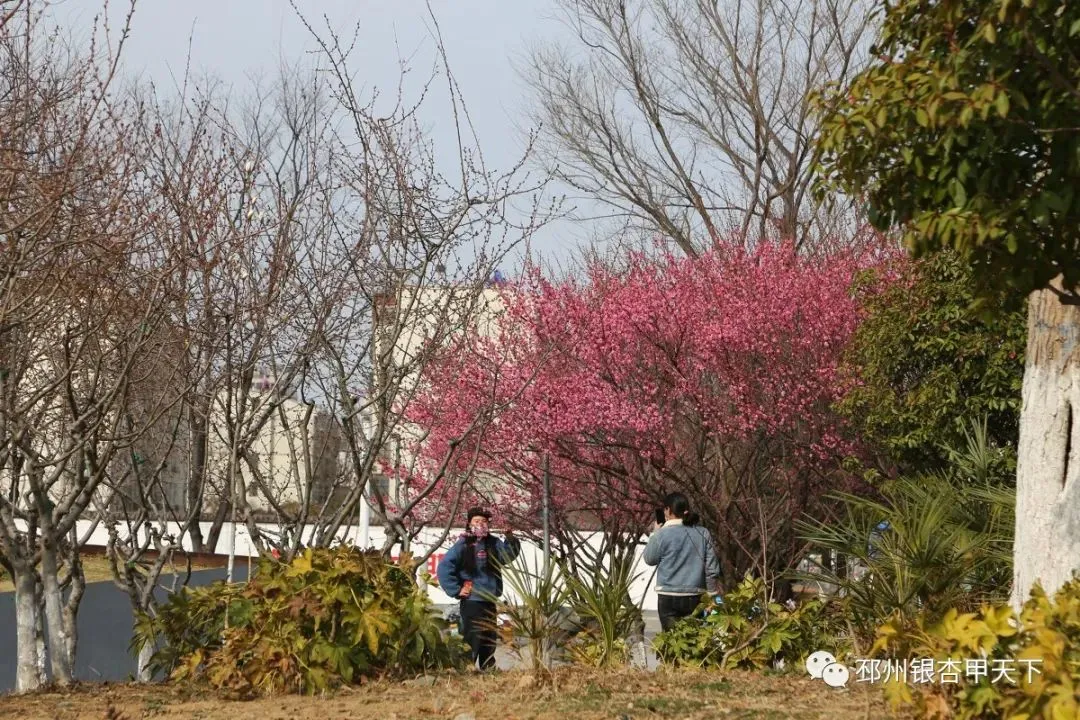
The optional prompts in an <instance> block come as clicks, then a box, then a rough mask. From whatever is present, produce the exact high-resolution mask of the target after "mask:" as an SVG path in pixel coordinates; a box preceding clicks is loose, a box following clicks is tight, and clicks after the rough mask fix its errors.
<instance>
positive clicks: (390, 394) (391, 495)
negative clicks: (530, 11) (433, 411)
mask: <svg viewBox="0 0 1080 720" xmlns="http://www.w3.org/2000/svg"><path fill="white" fill-rule="evenodd" d="M298 15H299V12H298ZM301 20H303V22H304V23H305V25H306V26H307V28H308V29H309V31H310V32H311V33H312V35H313V37H314V38H315V39H316V40H317V42H318V43H319V46H320V48H321V53H320V54H319V61H318V62H319V64H320V66H321V68H322V69H321V70H320V71H319V72H317V73H316V75H315V79H314V80H311V81H309V82H307V83H304V84H296V83H291V84H287V85H286V86H285V87H283V91H282V93H281V94H280V95H279V96H278V98H277V104H276V106H275V107H274V108H273V111H272V114H275V116H276V117H277V118H278V120H279V124H278V126H277V127H278V133H277V134H274V133H267V134H265V135H263V136H262V140H263V141H270V140H272V139H273V138H275V137H277V138H284V139H285V142H284V144H283V145H282V146H280V147H279V148H278V149H277V150H276V151H275V152H274V153H273V157H275V158H277V159H278V160H279V164H278V165H277V169H276V170H275V171H274V172H273V173H271V174H270V175H269V176H268V186H269V188H270V189H271V191H272V194H273V195H274V196H276V197H298V196H301V195H303V194H304V190H301V189H299V188H301V187H302V188H306V192H307V196H308V203H307V204H306V205H305V209H304V211H303V212H296V211H293V212H290V213H289V216H290V219H291V220H292V222H294V223H296V222H300V223H301V224H302V225H303V227H304V230H303V232H302V233H299V235H300V236H301V238H302V239H301V240H300V241H299V242H300V247H301V248H302V250H301V251H300V252H298V253H297V263H296V270H295V271H296V276H295V281H296V284H295V286H294V288H293V289H294V292H293V294H292V295H291V302H292V303H293V305H292V308H291V310H290V311H289V313H288V315H289V316H290V317H292V318H293V322H294V323H295V324H296V326H297V327H296V328H294V332H293V334H297V333H301V332H303V333H305V337H306V338H307V341H306V344H304V348H305V351H304V352H305V353H306V354H305V356H304V361H303V373H302V375H298V376H296V377H295V378H294V382H293V383H291V384H290V388H291V389H292V390H291V391H292V392H293V396H294V398H293V399H294V401H295V403H297V404H296V405H295V410H294V411H293V412H292V414H291V415H290V413H289V412H287V411H286V409H285V408H283V407H280V408H278V411H277V414H276V417H277V421H278V422H279V423H280V426H281V427H282V428H285V427H289V428H290V430H289V432H287V433H285V435H284V443H283V444H284V448H281V447H280V445H281V444H279V450H278V451H277V452H279V453H280V454H281V455H282V456H283V457H282V458H281V459H280V460H275V463H274V470H271V469H270V468H269V467H267V468H266V471H267V475H266V476H265V477H263V478H260V477H259V473H258V472H256V471H255V470H256V468H255V467H254V466H253V465H252V463H248V467H247V468H246V469H247V470H248V471H250V475H251V476H252V478H253V480H254V487H253V488H252V490H253V493H254V494H255V495H257V496H258V497H259V498H260V502H262V503H263V504H264V505H265V507H266V512H267V513H268V515H269V516H270V517H272V519H274V520H275V521H276V522H277V523H278V524H279V525H280V526H281V532H280V533H279V534H277V536H276V537H271V536H270V535H268V533H267V532H266V531H260V530H258V529H257V528H255V527H251V531H252V533H253V535H254V534H255V533H256V532H257V533H258V535H259V537H260V538H261V542H262V543H263V544H262V545H261V548H262V549H264V550H265V549H270V548H274V549H276V550H278V551H280V552H281V553H282V554H283V555H284V556H285V557H291V555H292V554H293V553H295V552H296V550H297V549H298V548H299V547H300V546H301V544H315V545H325V544H329V543H330V542H333V541H334V540H335V539H337V538H340V536H341V532H342V528H343V527H345V526H346V525H348V524H350V523H351V522H352V519H353V518H355V517H356V516H357V514H358V512H359V511H360V509H361V506H362V504H365V505H367V506H368V507H371V508H373V510H374V513H375V515H376V518H377V520H379V521H381V522H382V523H384V524H385V527H386V529H387V541H386V547H385V548H384V549H385V550H386V551H387V552H389V550H390V548H391V547H393V546H394V545H396V544H398V543H401V542H404V543H405V544H406V545H407V544H408V542H409V540H410V539H411V538H413V537H415V536H416V534H417V532H418V529H419V525H418V523H417V522H415V520H416V516H417V514H416V512H415V511H416V509H417V508H418V507H419V506H420V505H421V504H422V503H423V501H424V500H425V499H427V498H428V497H429V496H430V494H431V493H432V492H434V490H435V488H436V487H441V485H440V481H439V480H432V481H431V482H429V483H428V487H426V488H421V489H420V491H419V492H411V493H409V494H408V497H405V496H404V495H402V494H398V493H397V492H396V490H397V489H398V488H394V487H393V486H392V485H393V484H392V483H390V482H389V478H388V477H387V475H388V467H389V466H391V465H396V464H397V462H396V461H398V460H401V456H400V450H401V448H402V446H403V440H404V438H406V437H407V436H408V434H409V432H410V430H409V428H408V427H406V424H405V423H404V421H403V418H404V416H405V414H406V411H407V408H408V405H409V403H410V402H411V399H412V397H413V396H414V394H415V392H416V381H417V378H418V377H419V375H420V370H421V369H422V368H423V367H424V364H425V363H426V362H427V361H428V360H429V359H430V357H431V356H432V353H433V352H435V351H436V350H437V349H438V348H440V347H442V346H444V345H445V344H446V342H447V341H448V340H449V338H451V337H453V336H454V335H455V334H456V333H458V332H460V331H462V330H464V329H465V328H466V327H468V326H469V325H470V323H472V322H474V321H475V320H476V319H477V317H479V316H482V315H483V313H484V312H485V309H484V302H485V290H486V288H487V285H488V283H489V281H490V279H491V277H492V275H493V274H494V272H495V271H496V270H497V269H498V267H499V265H500V263H501V262H504V260H505V258H506V256H507V253H508V252H509V251H510V250H511V249H512V248H514V247H515V246H516V245H517V244H518V243H520V242H522V241H523V240H525V239H527V238H528V237H530V236H531V234H532V233H533V232H534V231H535V229H536V228H537V227H539V226H540V225H541V224H542V222H543V221H544V218H545V217H546V214H545V213H544V212H542V211H541V209H540V208H539V206H538V205H537V204H536V203H537V200H536V198H537V197H538V196H539V192H540V191H541V190H542V188H543V182H542V181H540V182H531V181H530V179H529V178H528V176H527V175H526V174H525V173H524V172H523V170H522V168H523V166H524V159H522V161H521V162H519V163H517V164H515V165H514V166H513V167H511V168H509V169H508V170H506V171H502V172H499V171H492V170H489V169H488V168H487V167H486V166H485V164H484V160H483V156H482V154H481V153H480V150H479V148H478V142H477V141H476V138H475V135H474V134H471V133H470V131H469V121H468V115H467V112H466V111H465V108H464V103H463V101H462V98H461V94H460V92H459V91H458V89H457V86H456V83H455V81H454V79H453V75H452V73H451V72H450V67H449V63H448V61H447V58H446V55H445V52H444V51H443V49H442V45H441V39H439V38H437V40H438V50H439V52H438V63H439V64H438V66H437V67H436V68H435V70H434V71H433V73H432V76H431V79H430V80H429V81H428V83H427V84H426V85H425V87H424V88H423V89H422V90H421V91H420V92H419V97H420V101H418V102H417V103H415V104H410V103H409V102H408V101H407V100H406V98H405V93H404V90H403V89H402V88H401V87H399V88H398V93H397V97H396V102H394V103H393V104H392V105H391V106H390V107H385V106H383V105H382V104H380V102H378V100H379V98H378V95H377V94H372V95H371V96H362V95H361V93H360V92H359V91H358V90H357V89H356V87H355V86H354V80H353V78H354V74H355V73H354V70H353V68H351V67H350V64H351V47H352V45H351V44H349V43H347V42H343V41H342V38H341V37H340V36H339V35H338V34H337V33H336V32H335V31H334V30H333V29H332V28H327V29H326V30H325V31H316V30H315V28H314V27H313V26H312V25H310V24H309V23H307V21H306V20H304V19H303V17H302V16H301ZM433 20H434V18H433ZM435 29H436V35H437V34H438V24H437V22H436V23H435ZM406 70H407V68H405V67H403V68H402V76H403V77H404V75H405V73H406ZM323 78H327V80H326V81H325V82H324V81H323ZM438 79H442V80H443V81H445V82H446V85H447V88H448V91H449V103H450V107H449V114H450V116H451V117H453V118H454V122H455V126H456V129H457V136H458V138H459V140H458V145H457V147H456V151H457V155H456V159H457V164H456V167H455V168H453V171H452V172H447V171H445V170H444V169H443V167H442V166H441V165H440V164H439V163H438V162H437V160H436V151H435V148H434V146H433V144H432V142H431V141H430V139H429V138H428V137H427V136H426V135H425V133H424V132H423V131H422V130H421V127H420V118H419V112H420V108H421V106H422V101H423V99H424V98H425V97H426V96H427V95H428V91H429V90H430V89H431V88H432V87H433V83H434V82H435V81H436V80H438ZM470 136H471V140H469V139H468V138H469V137H470ZM519 200H520V201H523V202H525V203H526V207H525V209H524V210H522V209H521V208H519V207H517V206H516V205H515V203H517V202H518V201H519ZM298 217H303V218H306V220H298ZM301 328H306V329H305V330H301ZM310 328H315V332H314V333H309V332H308V330H307V329H310ZM270 366H271V369H272V370H273V371H274V372H275V375H276V374H277V371H278V370H279V368H278V367H276V366H274V364H273V362H272V363H271V365H270ZM395 455H396V457H395ZM406 462H408V460H407V459H406ZM449 463H450V458H447V466H449ZM444 471H445V468H444ZM272 472H277V473H279V474H280V475H282V476H284V479H283V480H282V479H281V478H272V477H270V474H269V473H272ZM455 477H456V476H455ZM384 481H385V482H384ZM284 497H287V498H288V500H289V501H288V502H284V501H282V498H284ZM421 524H422V523H421ZM304 528H310V529H309V530H308V531H307V535H304Z"/></svg>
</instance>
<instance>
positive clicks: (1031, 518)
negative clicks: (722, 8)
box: [819, 0, 1080, 607]
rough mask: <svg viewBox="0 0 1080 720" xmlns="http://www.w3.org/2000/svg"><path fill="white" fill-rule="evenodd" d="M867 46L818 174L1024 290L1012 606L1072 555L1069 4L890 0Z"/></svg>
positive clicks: (1079, 269)
mask: <svg viewBox="0 0 1080 720" xmlns="http://www.w3.org/2000/svg"><path fill="white" fill-rule="evenodd" d="M873 54H874V56H875V57H876V60H874V61H873V62H871V63H870V64H869V65H868V66H867V67H866V68H865V69H864V70H863V71H862V72H860V73H859V75H857V76H856V77H855V78H854V79H853V80H852V82H851V83H849V84H848V85H847V86H845V87H842V88H833V89H832V90H831V91H829V92H827V93H826V95H828V96H829V97H827V98H826V99H827V100H829V101H830V102H831V104H830V105H827V106H826V107H832V108H833V110H832V111H831V112H830V113H829V116H828V117H827V119H826V121H825V122H824V124H823V126H822V134H821V140H820V146H819V150H820V158H819V161H820V166H821V169H822V170H823V178H824V179H825V183H824V186H823V187H824V189H827V188H829V187H832V188H835V189H839V190H841V191H842V192H843V193H844V194H847V195H849V196H854V197H857V198H859V199H860V200H861V201H862V202H864V203H865V204H866V206H867V207H868V210H869V212H870V215H871V219H872V221H873V222H874V223H875V224H876V225H877V226H879V227H896V228H898V229H899V230H900V232H901V234H902V236H903V238H904V239H905V240H906V242H907V244H908V246H909V247H910V248H911V249H912V250H914V251H915V253H916V255H923V254H926V253H928V252H933V251H938V250H941V249H943V248H954V249H955V250H957V251H958V252H959V253H960V254H961V256H962V257H963V258H964V259H965V260H966V261H967V262H968V263H969V264H970V265H971V267H972V270H973V272H974V275H975V278H976V280H977V282H978V286H979V291H980V294H981V295H984V296H985V295H987V294H989V292H990V291H991V290H993V289H995V288H1005V289H1008V290H1011V291H1013V292H1015V293H1017V294H1018V295H1020V296H1022V295H1025V294H1027V295H1028V340H1027V350H1026V353H1025V363H1026V365H1025V371H1024V383H1023V409H1022V412H1021V417H1020V433H1019V441H1018V452H1017V501H1016V502H1017V517H1018V518H1020V519H1021V520H1020V522H1019V523H1018V524H1017V531H1016V544H1015V549H1014V552H1015V553H1016V558H1017V560H1018V562H1016V563H1015V566H1016V569H1015V575H1014V582H1013V604H1014V605H1015V606H1017V607H1018V606H1019V605H1020V603H1021V602H1022V601H1023V600H1024V599H1025V598H1026V597H1027V596H1028V594H1029V591H1030V589H1031V587H1032V586H1033V584H1034V583H1035V581H1036V580H1041V581H1042V584H1043V586H1044V587H1045V588H1046V589H1047V590H1048V591H1053V590H1055V589H1056V588H1057V587H1059V586H1060V585H1061V584H1062V583H1064V582H1066V581H1067V580H1068V579H1069V578H1070V576H1071V574H1072V571H1073V569H1074V568H1078V567H1080V524H1078V523H1077V521H1076V518H1077V517H1080V458H1078V457H1077V455H1078V454H1080V437H1077V436H1078V435H1080V429H1078V424H1077V423H1075V422H1074V416H1075V413H1074V408H1075V407H1076V406H1080V232H1078V229H1080V197H1077V188H1080V122H1078V118H1080V3H1075V2H1074V3H1068V2H1063V1H1062V0H936V1H933V2H931V1H930V0H898V1H896V2H890V3H887V4H885V5H884V6H883V25H882V33H881V39H880V42H879V44H878V45H877V47H876V48H874V50H873ZM836 93H839V96H838V95H837V94H836ZM837 100H840V101H841V102H839V103H837V102H835V101H837Z"/></svg>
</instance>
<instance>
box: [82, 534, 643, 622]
mask: <svg viewBox="0 0 1080 720" xmlns="http://www.w3.org/2000/svg"><path fill="white" fill-rule="evenodd" d="M91 525H92V523H91V521H89V520H85V521H84V520H80V521H79V525H78V532H79V537H80V538H82V537H85V536H86V533H87V532H89V531H90V527H91ZM259 527H260V528H264V529H265V530H267V531H268V532H270V533H273V534H274V535H276V534H278V533H279V532H280V530H279V528H278V526H276V525H270V524H260V525H259ZM170 529H171V530H172V531H173V532H174V533H177V534H178V533H179V527H178V526H174V527H173V528H170ZM202 530H203V534H204V536H205V535H206V534H208V533H209V531H210V523H203V524H202ZM314 530H315V528H314V526H310V525H308V526H305V527H304V531H303V537H304V539H305V540H307V539H309V538H310V537H311V535H312V533H313V532H314ZM462 532H464V528H454V529H451V531H450V534H449V535H447V539H446V542H444V543H441V544H438V540H439V536H440V535H441V534H442V532H441V531H440V530H425V531H423V532H422V533H421V534H420V536H419V537H418V538H417V539H416V540H415V541H414V543H413V546H414V547H413V551H412V552H413V555H414V556H416V555H422V554H424V553H426V552H427V551H428V550H429V549H431V548H432V547H434V546H435V545H436V544H438V547H437V548H436V549H435V552H433V553H432V554H431V557H430V558H429V560H428V565H427V569H428V572H430V573H431V574H432V575H435V570H436V567H437V565H438V562H439V560H441V559H442V556H443V555H444V554H445V553H446V552H447V550H449V549H450V547H451V546H452V545H453V544H454V543H455V542H456V541H457V539H458V537H459V536H460V535H461V533H462ZM230 533H231V526H230V524H229V523H225V525H224V527H222V529H221V536H220V539H219V540H218V546H217V551H216V554H217V555H228V554H229V550H228V548H229V542H230ZM496 535H498V533H496ZM499 537H502V536H501V535H500V536H499ZM600 537H601V534H600V533H594V534H593V535H592V536H589V537H587V540H588V541H589V542H590V544H594V543H598V542H599V540H600ZM358 538H360V531H359V528H358V527H357V526H355V525H353V526H346V527H343V528H342V529H341V530H340V531H339V532H338V534H337V539H338V540H340V541H342V542H346V543H351V544H359V543H358ZM385 538H386V535H385V533H384V531H383V529H382V528H381V527H372V528H370V530H369V534H368V544H369V546H373V547H382V544H383V541H384V540H385ZM107 542H108V532H107V530H106V529H105V528H104V527H97V528H95V529H94V530H93V532H91V533H90V538H89V540H88V541H87V544H88V545H91V546H99V547H104V546H105V545H106V543H107ZM235 542H236V545H235V547H236V558H237V559H236V563H237V564H241V563H243V564H246V563H247V558H249V557H254V556H256V555H257V554H258V553H256V552H255V546H254V544H253V543H252V542H251V537H250V535H249V534H248V529H247V526H245V525H239V524H238V525H237V526H236V541H235ZM184 547H185V549H188V550H190V549H191V540H190V538H188V537H186V536H185V538H184ZM399 549H400V548H395V549H394V552H395V554H396V553H397V551H398V550H399ZM644 549H645V545H644V538H642V544H641V545H639V547H638V549H637V552H636V553H635V557H636V561H637V564H636V566H635V568H634V571H635V573H637V578H636V580H635V581H634V583H633V585H632V587H631V591H630V597H631V599H632V600H633V601H634V602H635V603H637V604H639V605H641V607H642V608H643V609H645V610H655V609H656V593H655V592H654V591H653V586H654V584H655V573H654V568H652V567H649V566H648V565H646V564H645V563H644V562H643V561H642V560H641V553H642V552H643V551H644ZM395 556H396V555H395ZM543 559H544V553H543V549H542V548H541V547H538V546H536V545H535V544H533V543H531V542H529V541H526V540H522V541H521V556H520V558H519V560H518V562H524V563H525V566H526V567H527V568H529V569H537V570H538V569H539V568H541V567H542V563H543ZM507 585H508V583H507ZM428 595H429V596H430V597H431V599H432V601H433V602H434V603H436V604H438V605H449V604H454V603H456V602H457V601H456V600H454V599H453V598H450V597H448V596H447V595H446V593H444V592H443V591H442V590H440V589H439V588H436V587H429V588H428ZM503 597H504V598H505V599H507V600H513V599H514V597H513V593H512V592H511V590H510V588H509V587H506V592H505V593H504V595H503Z"/></svg>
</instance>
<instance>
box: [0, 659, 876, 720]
mask: <svg viewBox="0 0 1080 720" xmlns="http://www.w3.org/2000/svg"><path fill="white" fill-rule="evenodd" d="M107 712H111V713H112V717H114V718H115V717H124V718H128V719H129V720H136V719H138V718H151V717H153V718H162V719H163V720H164V719H169V720H179V719H180V718H184V719H185V720H188V719H198V718H203V719H210V718H222V720H226V719H230V720H231V719H233V718H235V719H236V720H294V719H295V720H337V719H339V718H340V719H342V720H344V719H345V718H348V719H349V720H352V719H353V718H360V717H371V718H379V719H380V720H406V719H411V718H447V719H449V718H454V717H456V716H457V715H459V714H462V713H471V714H472V715H473V717H475V718H476V720H512V719H518V720H524V719H525V718H533V719H535V720H556V718H559V719H560V720H561V718H566V717H569V718H575V719H577V718H580V719H582V720H591V719H593V718H595V719H597V720H598V719H599V718H604V719H605V720H611V719H612V718H614V719H616V720H624V719H625V720H630V719H635V720H636V719H639V718H690V719H700V720H704V719H705V718H710V719H711V718H732V719H734V718H771V719H775V720H779V719H780V718H821V719H824V718H829V720H845V719H847V718H850V719H852V720H854V719H855V718H859V719H861V720H862V719H867V720H877V719H878V718H888V717H893V716H892V715H891V714H890V712H889V711H888V708H887V707H886V705H885V704H884V703H883V702H882V700H881V692H880V689H879V688H876V687H872V686H869V685H865V684H856V685H853V686H852V687H850V688H849V689H833V688H829V687H827V686H826V685H824V684H823V683H821V682H819V681H812V680H810V679H808V678H806V677H797V676H796V677H793V676H779V675H764V674H758V673H741V672H729V673H719V672H704V671H662V672H657V673H645V672H636V671H630V670H625V671H615V672H604V673H600V672H590V671H587V670H580V669H563V670H560V671H559V672H558V674H557V675H556V677H555V683H554V685H553V686H548V687H543V688H536V687H534V686H533V684H532V682H531V676H530V675H527V674H524V673H521V672H509V673H498V674H495V675H490V676H478V675H448V676H440V677H439V678H437V679H435V680H434V683H433V684H431V685H427V686H425V685H417V684H415V683H407V684H405V683H383V682H379V683H371V684H368V685H365V686H362V687H358V688H349V689H345V690H340V691H338V692H335V693H332V694H327V695H325V696H322V697H316V698H308V697H297V696H287V697H277V698H261V699H257V700H251V701H246V702H245V701H240V700H232V699H228V698H227V697H225V696H222V695H220V694H215V693H213V692H208V691H205V690H200V689H194V688H184V687H179V686H171V685H164V686H162V685H159V686H150V687H147V686H138V685H98V686H90V685H83V686H80V687H78V688H75V689H73V690H71V691H69V692H66V693H57V692H50V693H42V694H36V695H30V696H23V697H0V717H11V718H23V719H25V720H39V719H42V720H43V719H44V718H49V720H54V719H55V720H102V718H105V717H107V716H106V713H107Z"/></svg>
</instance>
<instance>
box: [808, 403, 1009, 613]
mask: <svg viewBox="0 0 1080 720" xmlns="http://www.w3.org/2000/svg"><path fill="white" fill-rule="evenodd" d="M950 456H951V457H952V466H951V467H949V468H948V469H947V470H946V471H944V472H938V473H927V474H922V475H917V476H912V477H901V478H898V479H896V480H892V481H889V482H887V483H885V484H883V486H882V487H881V488H880V497H879V498H866V497H858V496H854V495H849V494H839V493H838V494H835V495H834V497H836V498H837V499H839V500H840V501H841V503H842V507H843V510H842V512H843V515H842V516H841V517H840V518H839V519H838V520H833V521H831V522H821V521H808V522H801V523H799V529H800V532H801V534H802V535H803V537H804V538H805V539H806V540H808V541H809V542H810V543H811V544H812V545H814V546H816V548H817V549H819V550H822V551H825V552H836V553H838V554H840V555H843V556H845V557H847V558H848V559H849V561H853V562H851V563H850V564H851V565H852V566H853V567H851V568H849V569H851V570H852V571H853V572H850V573H840V572H836V571H835V570H830V569H827V568H821V569H819V570H815V571H812V572H809V573H802V574H800V576H799V577H800V578H801V579H803V580H810V581H816V582H824V583H829V584H831V585H834V586H836V587H838V588H839V592H840V594H841V595H842V596H844V597H845V598H846V601H847V603H848V605H849V607H850V609H851V612H852V614H853V616H854V619H855V620H856V622H858V623H859V624H860V626H861V627H867V628H869V627H873V626H876V625H877V624H878V623H880V622H882V621H883V620H884V619H885V618H887V617H888V616H890V615H892V614H893V613H894V612H900V613H901V614H904V615H914V614H916V613H918V614H924V615H930V616H931V617H933V616H935V615H940V614H941V613H943V612H944V611H945V610H947V609H948V608H950V607H960V608H969V609H974V608H976V607H977V606H978V605H979V604H981V603H983V602H986V601H996V600H1001V599H1003V598H1005V597H1007V595H1008V590H1009V579H1010V577H1011V573H1012V568H1011V565H1012V533H1013V513H1014V502H1015V501H1014V497H1015V491H1014V489H1013V488H1010V487H1008V486H1007V485H1003V484H1001V483H1000V475H1001V473H1000V471H999V468H1001V467H1002V462H1001V451H999V450H998V449H996V448H994V447H992V446H991V445H989V444H988V443H987V442H986V426H985V424H984V423H983V424H973V425H972V426H971V429H970V430H969V431H968V433H967V447H966V448H965V449H964V450H962V451H955V452H950Z"/></svg>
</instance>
